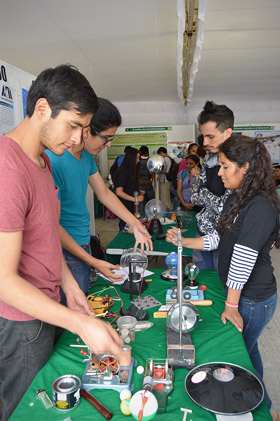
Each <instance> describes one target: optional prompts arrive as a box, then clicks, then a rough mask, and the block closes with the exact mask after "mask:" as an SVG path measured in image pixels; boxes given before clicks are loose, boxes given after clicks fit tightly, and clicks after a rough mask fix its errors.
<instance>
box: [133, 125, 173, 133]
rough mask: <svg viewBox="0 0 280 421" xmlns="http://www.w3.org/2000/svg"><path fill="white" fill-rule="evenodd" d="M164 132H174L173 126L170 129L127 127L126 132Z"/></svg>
mask: <svg viewBox="0 0 280 421" xmlns="http://www.w3.org/2000/svg"><path fill="white" fill-rule="evenodd" d="M162 130H172V127H171V126H168V127H126V128H125V131H126V132H161V131H162Z"/></svg>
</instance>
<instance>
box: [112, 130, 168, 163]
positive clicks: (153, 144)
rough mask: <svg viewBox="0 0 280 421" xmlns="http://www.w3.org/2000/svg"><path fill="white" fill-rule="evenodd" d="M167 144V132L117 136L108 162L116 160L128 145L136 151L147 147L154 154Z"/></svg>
mask: <svg viewBox="0 0 280 421" xmlns="http://www.w3.org/2000/svg"><path fill="white" fill-rule="evenodd" d="M166 143H167V134H166V132H158V133H124V134H117V135H116V136H115V138H114V141H113V142H112V145H111V147H110V148H109V149H108V160H111V159H115V158H116V157H117V156H118V155H120V154H122V153H123V151H124V148H125V147H126V146H127V145H129V146H132V147H133V148H136V149H139V148H140V146H143V145H145V146H147V147H148V148H149V150H150V154H153V153H155V152H156V151H157V150H158V148H159V147H160V146H164V147H166Z"/></svg>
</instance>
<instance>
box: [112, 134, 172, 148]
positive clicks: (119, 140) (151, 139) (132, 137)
mask: <svg viewBox="0 0 280 421" xmlns="http://www.w3.org/2000/svg"><path fill="white" fill-rule="evenodd" d="M166 142H167V136H166V133H131V134H130V133H124V134H117V135H116V136H115V138H114V142H113V143H112V146H114V145H115V144H118V145H120V144H122V145H124V146H126V145H130V144H132V143H133V144H134V145H139V146H141V145H146V144H149V143H158V144H162V143H166ZM131 146H132V145H131Z"/></svg>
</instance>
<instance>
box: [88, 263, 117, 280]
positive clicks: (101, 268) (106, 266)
mask: <svg viewBox="0 0 280 421" xmlns="http://www.w3.org/2000/svg"><path fill="white" fill-rule="evenodd" d="M94 267H95V268H96V269H97V270H98V272H100V273H101V274H102V275H103V276H105V278H107V279H109V281H111V282H117V281H122V280H123V277H124V275H116V274H115V273H114V272H111V270H112V269H113V270H120V269H121V267H120V266H116V265H112V264H111V263H109V262H105V260H98V263H95V264H94Z"/></svg>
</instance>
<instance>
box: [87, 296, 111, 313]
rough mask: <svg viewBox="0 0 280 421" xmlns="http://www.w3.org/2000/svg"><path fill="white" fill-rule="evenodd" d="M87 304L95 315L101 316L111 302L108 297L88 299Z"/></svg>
mask: <svg viewBox="0 0 280 421" xmlns="http://www.w3.org/2000/svg"><path fill="white" fill-rule="evenodd" d="M88 299H89V302H90V304H91V306H92V308H93V311H94V313H95V314H102V313H105V311H106V310H107V308H108V307H109V304H111V302H112V300H111V298H110V297H99V296H97V297H94V296H91V297H88Z"/></svg>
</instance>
